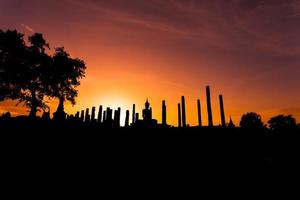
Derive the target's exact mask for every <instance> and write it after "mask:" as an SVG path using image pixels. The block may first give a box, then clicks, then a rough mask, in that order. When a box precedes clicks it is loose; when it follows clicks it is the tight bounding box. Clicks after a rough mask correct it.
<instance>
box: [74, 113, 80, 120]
mask: <svg viewBox="0 0 300 200" xmlns="http://www.w3.org/2000/svg"><path fill="white" fill-rule="evenodd" d="M79 115H80V113H79V111H78V112H77V113H76V115H75V119H76V120H78V119H79Z"/></svg>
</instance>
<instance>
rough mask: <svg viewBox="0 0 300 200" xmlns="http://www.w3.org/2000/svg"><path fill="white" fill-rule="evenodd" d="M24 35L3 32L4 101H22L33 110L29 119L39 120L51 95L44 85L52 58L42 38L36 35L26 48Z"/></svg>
mask: <svg viewBox="0 0 300 200" xmlns="http://www.w3.org/2000/svg"><path fill="white" fill-rule="evenodd" d="M23 37H24V36H23V34H21V33H18V32H17V31H15V30H14V31H10V30H7V31H0V85H1V89H0V90H1V91H0V100H1V101H3V100H5V99H12V100H18V101H19V103H24V105H25V106H27V107H29V108H30V113H29V116H31V117H35V116H36V113H37V111H38V110H39V108H42V109H44V108H45V107H46V104H45V103H44V102H43V99H44V96H45V94H46V93H47V87H46V86H45V84H44V82H45V81H44V80H45V79H46V78H47V76H45V70H46V69H47V68H46V66H47V65H49V64H50V63H51V57H50V56H48V55H47V54H46V53H45V49H46V48H49V45H48V44H47V43H46V41H45V39H44V38H43V35H42V34H39V33H35V34H34V35H32V36H30V37H29V38H28V40H29V45H26V44H25V41H24V38H23Z"/></svg>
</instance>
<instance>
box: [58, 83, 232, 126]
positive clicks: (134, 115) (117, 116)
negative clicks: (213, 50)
mask: <svg viewBox="0 0 300 200" xmlns="http://www.w3.org/2000/svg"><path fill="white" fill-rule="evenodd" d="M201 102H202V101H201V100H200V99H197V102H196V105H197V119H198V125H197V127H204V126H203V123H202V121H203V119H202V118H203V116H205V114H204V113H202V109H201ZM206 105H207V120H208V126H207V127H215V126H216V125H214V123H213V114H212V103H211V92H210V87H209V86H207V87H206ZM177 106H178V125H177V126H178V127H179V128H186V127H189V126H190V125H189V124H188V123H187V113H186V99H185V96H181V99H180V102H178V104H177ZM59 108H60V109H58V110H57V111H56V113H54V118H59V119H60V120H62V119H63V118H64V119H74V120H76V121H79V122H82V123H91V124H95V125H98V126H103V127H107V128H119V127H122V126H121V114H122V110H121V108H120V107H118V108H117V109H116V110H113V109H111V108H110V107H107V108H106V109H104V106H103V105H100V106H99V109H98V115H97V118H96V107H95V106H94V107H92V108H91V109H90V108H86V109H85V110H81V111H78V112H77V113H76V114H75V115H66V114H65V112H64V111H63V105H60V106H59ZM219 109H220V122H221V124H218V125H217V126H221V127H235V125H234V123H233V121H232V119H231V117H230V121H229V122H228V123H227V122H226V117H225V116H226V115H225V109H224V102H223V95H222V94H220V95H219ZM90 111H91V113H90ZM124 114H125V124H124V127H138V128H143V127H146V128H151V127H171V125H169V124H168V121H167V102H166V101H165V100H162V103H161V121H160V122H158V120H157V119H154V118H153V115H152V107H151V105H150V101H149V99H148V98H147V99H146V101H145V105H144V109H143V110H142V112H141V113H139V112H137V110H136V104H133V105H132V111H131V116H130V110H125V111H124ZM130 119H131V121H130Z"/></svg>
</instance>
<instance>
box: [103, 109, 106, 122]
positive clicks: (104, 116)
mask: <svg viewBox="0 0 300 200" xmlns="http://www.w3.org/2000/svg"><path fill="white" fill-rule="evenodd" d="M105 121H106V111H105V110H104V111H103V120H102V122H105Z"/></svg>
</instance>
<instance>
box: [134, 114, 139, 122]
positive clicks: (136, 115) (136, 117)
mask: <svg viewBox="0 0 300 200" xmlns="http://www.w3.org/2000/svg"><path fill="white" fill-rule="evenodd" d="M138 121H139V113H135V123H137V122H138Z"/></svg>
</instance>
